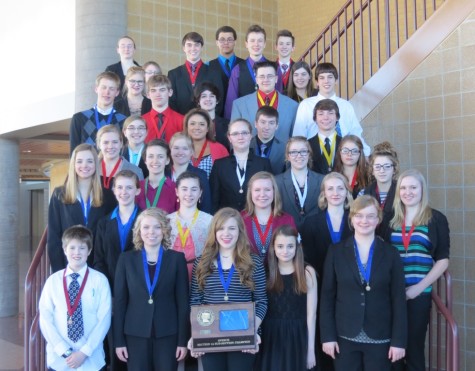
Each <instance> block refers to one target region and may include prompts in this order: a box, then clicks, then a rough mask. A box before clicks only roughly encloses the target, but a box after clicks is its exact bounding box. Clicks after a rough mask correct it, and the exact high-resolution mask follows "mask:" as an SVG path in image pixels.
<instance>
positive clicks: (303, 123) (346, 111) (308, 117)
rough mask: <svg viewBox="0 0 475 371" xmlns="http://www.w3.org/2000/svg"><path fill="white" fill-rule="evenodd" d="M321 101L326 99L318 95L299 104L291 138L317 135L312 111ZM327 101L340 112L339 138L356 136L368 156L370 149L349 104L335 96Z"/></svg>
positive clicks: (308, 137)
mask: <svg viewBox="0 0 475 371" xmlns="http://www.w3.org/2000/svg"><path fill="white" fill-rule="evenodd" d="M322 99H326V98H325V97H324V96H323V95H321V94H318V95H317V96H315V97H310V98H306V99H304V100H303V101H302V102H300V104H299V107H298V109H297V116H296V117H295V124H294V132H293V134H292V135H293V136H296V135H301V136H304V137H306V138H307V139H310V138H312V137H314V136H315V135H316V134H317V132H318V126H317V124H316V123H315V121H314V120H313V110H314V109H315V105H316V104H317V103H318V102H319V101H321V100H322ZM329 99H331V100H333V101H335V102H336V104H337V105H338V110H339V111H340V119H339V120H338V122H339V124H340V130H341V136H342V137H344V136H345V135H348V134H353V135H356V136H358V137H359V138H360V139H361V141H362V142H363V151H364V154H365V156H369V155H370V153H371V148H370V147H369V146H368V144H366V142H365V141H364V139H363V128H362V127H361V125H360V122H359V121H358V118H357V117H356V113H355V110H354V109H353V106H352V105H351V103H350V102H348V101H347V100H345V99H342V98H340V97H337V96H336V95H333V96H331V97H330V98H329Z"/></svg>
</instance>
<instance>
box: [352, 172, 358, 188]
mask: <svg viewBox="0 0 475 371" xmlns="http://www.w3.org/2000/svg"><path fill="white" fill-rule="evenodd" d="M357 177H358V170H355V173H354V174H353V179H351V184H350V188H351V190H353V188H355V185H356V178H357Z"/></svg>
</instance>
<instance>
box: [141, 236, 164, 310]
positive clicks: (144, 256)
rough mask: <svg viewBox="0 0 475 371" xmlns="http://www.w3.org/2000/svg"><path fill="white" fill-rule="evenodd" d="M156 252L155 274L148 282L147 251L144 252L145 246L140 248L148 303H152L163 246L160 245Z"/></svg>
mask: <svg viewBox="0 0 475 371" xmlns="http://www.w3.org/2000/svg"><path fill="white" fill-rule="evenodd" d="M159 249H160V250H159V252H158V259H157V265H156V267H155V275H154V276H153V282H152V283H150V275H149V274H148V263H147V253H146V252H145V248H142V260H143V272H144V275H145V283H146V284H147V290H148V295H149V297H150V298H149V300H148V303H149V304H153V299H152V293H153V290H155V286H157V282H158V275H159V274H160V266H161V264H162V257H163V247H162V245H160V248H159Z"/></svg>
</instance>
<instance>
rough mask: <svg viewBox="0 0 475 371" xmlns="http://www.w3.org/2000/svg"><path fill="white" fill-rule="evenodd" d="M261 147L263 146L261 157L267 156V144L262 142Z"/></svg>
mask: <svg viewBox="0 0 475 371" xmlns="http://www.w3.org/2000/svg"><path fill="white" fill-rule="evenodd" d="M260 147H261V157H264V158H266V157H267V156H266V149H267V144H264V143H262V144H261V146H260Z"/></svg>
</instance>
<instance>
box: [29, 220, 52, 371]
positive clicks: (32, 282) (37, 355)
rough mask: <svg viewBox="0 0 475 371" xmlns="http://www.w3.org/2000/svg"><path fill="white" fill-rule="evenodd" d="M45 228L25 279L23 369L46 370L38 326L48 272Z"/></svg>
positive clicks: (43, 348)
mask: <svg viewBox="0 0 475 371" xmlns="http://www.w3.org/2000/svg"><path fill="white" fill-rule="evenodd" d="M47 230H48V229H47V228H46V229H45V231H44V232H43V236H42V237H41V240H40V243H39V245H38V248H37V249H36V253H35V256H34V257H33V261H32V262H31V265H30V268H29V269H28V273H27V274H26V279H25V339H24V344H25V354H24V363H25V371H44V370H46V359H45V354H46V352H45V350H46V345H45V341H44V338H43V337H42V336H41V333H40V328H39V313H38V301H39V300H40V295H41V290H42V289H43V286H44V284H45V282H46V279H47V278H48V276H49V274H50V267H49V258H48V253H47V249H46V241H47Z"/></svg>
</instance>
